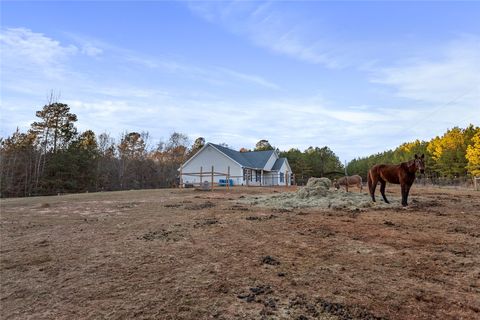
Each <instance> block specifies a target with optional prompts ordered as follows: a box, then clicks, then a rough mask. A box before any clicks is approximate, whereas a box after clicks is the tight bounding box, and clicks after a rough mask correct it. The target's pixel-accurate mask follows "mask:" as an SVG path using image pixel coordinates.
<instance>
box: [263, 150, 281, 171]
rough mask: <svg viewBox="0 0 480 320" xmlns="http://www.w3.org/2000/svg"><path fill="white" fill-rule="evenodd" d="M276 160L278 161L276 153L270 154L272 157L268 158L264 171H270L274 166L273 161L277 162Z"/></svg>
mask: <svg viewBox="0 0 480 320" xmlns="http://www.w3.org/2000/svg"><path fill="white" fill-rule="evenodd" d="M277 159H278V156H277V153H276V152H274V153H272V155H271V156H270V159H268V161H267V163H266V164H265V167H264V170H268V171H270V170H272V167H273V165H274V164H275V161H277Z"/></svg>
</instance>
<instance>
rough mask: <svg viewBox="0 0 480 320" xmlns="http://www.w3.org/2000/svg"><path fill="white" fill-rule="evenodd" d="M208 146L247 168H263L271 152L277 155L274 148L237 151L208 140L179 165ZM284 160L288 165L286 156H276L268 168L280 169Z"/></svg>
mask: <svg viewBox="0 0 480 320" xmlns="http://www.w3.org/2000/svg"><path fill="white" fill-rule="evenodd" d="M208 146H212V147H213V148H215V149H217V150H218V151H219V152H221V153H223V154H224V155H225V156H227V157H228V158H230V159H231V160H233V161H234V162H236V163H238V164H239V165H240V166H241V167H244V168H249V169H263V168H265V165H266V164H267V162H268V160H269V159H270V158H271V156H272V154H274V153H275V154H276V155H277V153H276V151H275V150H265V151H249V152H239V151H236V150H233V149H230V148H227V147H224V146H221V145H219V144H214V143H211V142H208V143H206V144H205V145H204V146H203V147H202V148H201V149H200V150H199V151H198V152H197V153H196V154H195V155H194V156H193V157H191V158H190V159H188V160H187V161H186V162H184V163H183V164H182V165H181V167H184V166H185V165H186V164H187V163H188V162H190V161H191V160H192V159H193V158H195V157H196V156H197V155H198V154H199V153H200V152H202V151H203V149H205V148H206V147H208ZM277 157H278V155H277ZM285 162H286V163H287V166H288V160H287V158H277V160H276V161H275V163H274V165H273V167H272V168H271V169H270V170H272V171H274V170H277V171H278V170H280V169H281V167H282V165H283V163H285ZM288 167H290V166H288ZM179 170H180V169H179Z"/></svg>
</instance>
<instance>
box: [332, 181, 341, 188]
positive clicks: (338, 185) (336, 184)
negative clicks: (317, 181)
mask: <svg viewBox="0 0 480 320" xmlns="http://www.w3.org/2000/svg"><path fill="white" fill-rule="evenodd" d="M333 186H334V187H335V189H337V190H338V189H340V183H338V180H337V179H335V180H333Z"/></svg>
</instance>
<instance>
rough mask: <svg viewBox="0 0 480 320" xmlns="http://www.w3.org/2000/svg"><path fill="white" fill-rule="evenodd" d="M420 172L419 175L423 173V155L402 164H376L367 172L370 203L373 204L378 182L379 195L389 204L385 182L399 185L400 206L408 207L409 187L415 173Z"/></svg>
mask: <svg viewBox="0 0 480 320" xmlns="http://www.w3.org/2000/svg"><path fill="white" fill-rule="evenodd" d="M417 170H420V173H422V174H423V173H425V155H424V154H422V155H421V156H417V155H416V154H415V159H413V160H410V161H407V162H402V163H400V164H377V165H374V166H373V167H372V168H370V170H369V171H368V179H367V180H368V189H369V191H370V195H371V196H372V201H373V202H375V188H376V187H377V183H378V182H380V193H381V194H382V197H383V200H385V202H386V203H390V202H389V201H388V200H387V197H385V186H386V184H387V182H390V183H395V184H400V187H401V189H402V206H404V207H406V206H407V205H408V203H407V198H408V193H409V192H410V187H411V186H412V184H413V181H415V173H416V172H417Z"/></svg>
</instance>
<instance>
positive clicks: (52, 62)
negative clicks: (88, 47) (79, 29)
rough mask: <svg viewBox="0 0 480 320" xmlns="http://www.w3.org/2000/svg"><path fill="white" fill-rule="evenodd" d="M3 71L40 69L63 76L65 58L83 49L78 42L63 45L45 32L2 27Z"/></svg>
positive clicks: (0, 33)
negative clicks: (80, 48) (77, 45)
mask: <svg viewBox="0 0 480 320" xmlns="http://www.w3.org/2000/svg"><path fill="white" fill-rule="evenodd" d="M0 43H1V48H2V53H1V55H2V59H1V60H2V61H1V68H2V72H7V73H8V72H9V71H10V72H12V73H15V72H18V71H19V70H23V71H31V70H32V68H34V69H35V71H40V72H42V73H43V75H45V76H46V77H48V78H55V77H61V76H62V73H63V71H64V66H65V62H66V61H67V60H68V59H69V58H70V57H71V56H74V55H76V54H77V53H78V52H79V49H78V48H77V47H76V46H74V45H62V44H61V43H60V42H59V41H56V40H53V39H52V38H49V37H47V36H45V35H44V34H42V33H37V32H33V31H31V30H29V29H26V28H2V29H1V32H0Z"/></svg>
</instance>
